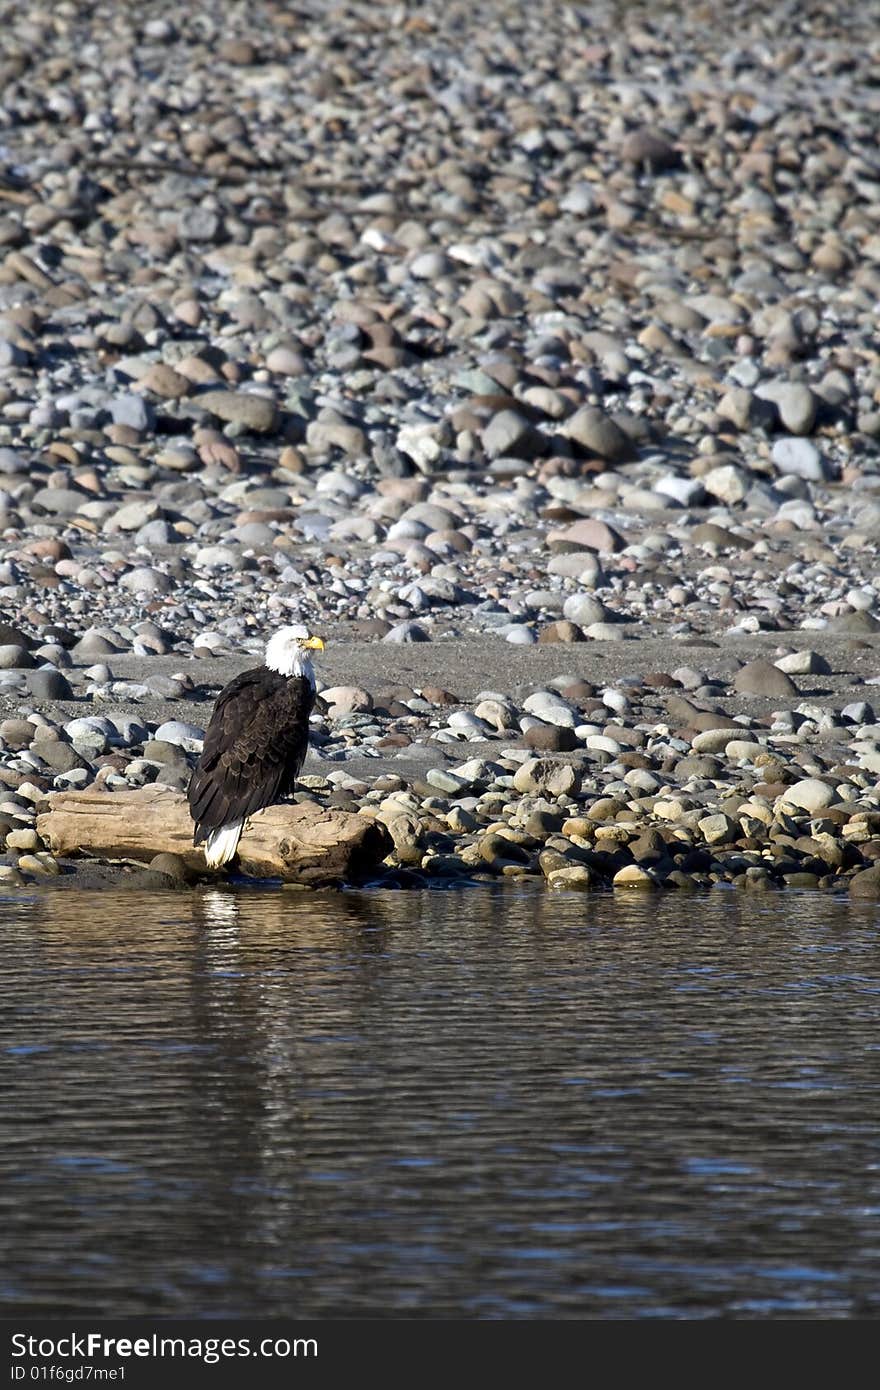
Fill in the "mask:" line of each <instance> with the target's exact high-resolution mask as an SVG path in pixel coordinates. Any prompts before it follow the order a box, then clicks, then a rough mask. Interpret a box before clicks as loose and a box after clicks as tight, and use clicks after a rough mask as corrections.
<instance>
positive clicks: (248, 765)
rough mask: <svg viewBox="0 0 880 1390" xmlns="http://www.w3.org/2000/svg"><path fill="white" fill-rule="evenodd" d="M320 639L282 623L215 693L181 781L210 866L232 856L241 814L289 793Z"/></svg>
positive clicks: (305, 736) (300, 758)
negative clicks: (258, 662) (262, 651)
mask: <svg viewBox="0 0 880 1390" xmlns="http://www.w3.org/2000/svg"><path fill="white" fill-rule="evenodd" d="M323 650H324V643H323V642H322V641H321V639H320V637H312V636H310V635H309V632H308V629H307V628H304V627H300V626H295V627H282V628H281V629H280V630H279V631H278V632H276V633H275V636H274V637H272V638H271V639H270V640H269V642H268V643H267V646H266V664H265V666H257V667H255V668H254V669H253V670H250V671H243V672H242V673H241V675H240V676H236V677H235V679H234V680H231V681H230V682H229V684H228V685H227V686H225V687H224V689H223V690H221V692H220V694H219V695H218V696H217V701H216V704H215V705H214V710H213V713H212V715H211V722H210V724H209V725H208V731H207V733H206V734H205V742H204V745H203V748H202V752H201V756H200V757H199V761H198V763H197V765H196V769H195V771H194V773H193V775H192V779H191V780H190V784H189V792H188V799H189V808H190V812H191V814H192V818H193V820H194V821H195V830H194V832H193V844H194V845H198V844H201V842H202V841H203V840H204V842H205V862H206V863H207V865H208V868H209V869H218V868H220V866H221V865H222V864H226V863H228V862H229V860H230V859H231V858H232V856H233V855H234V854H235V851H236V849H237V848H238V841H239V838H240V836H241V831H242V826H243V825H244V823H245V821H246V820H247V818H248V816H250V815H253V813H254V812H255V811H259V810H261V809H262V807H264V806H270V805H271V804H272V803H273V802H274V801H280V800H281V799H282V798H283V797H285V796H288V795H289V794H290V792H292V791H293V788H294V785H295V783H296V778H297V776H298V775H299V771H300V768H301V767H302V765H303V762H304V761H305V756H306V752H307V750H308V746H309V715H310V714H311V712H312V706H313V705H314V703H315V672H314V669H313V667H312V655H311V654H312V652H315V651H318V652H320V651H323Z"/></svg>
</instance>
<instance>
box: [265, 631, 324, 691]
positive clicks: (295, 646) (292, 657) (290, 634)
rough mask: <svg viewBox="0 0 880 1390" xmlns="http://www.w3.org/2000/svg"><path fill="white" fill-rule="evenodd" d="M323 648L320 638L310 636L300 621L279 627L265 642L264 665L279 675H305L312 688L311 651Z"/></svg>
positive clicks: (313, 677)
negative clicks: (289, 625) (290, 625)
mask: <svg viewBox="0 0 880 1390" xmlns="http://www.w3.org/2000/svg"><path fill="white" fill-rule="evenodd" d="M323 650H324V643H323V642H322V641H321V638H320V637H312V636H311V634H310V632H309V630H308V628H307V627H303V626H302V624H301V623H297V624H295V625H294V626H292V627H281V628H279V629H278V631H277V632H276V633H275V635H274V637H270V638H269V641H268V642H267V643H266V665H267V666H268V668H269V670H270V671H277V672H278V674H279V676H305V678H306V680H307V681H308V682H309V684H310V685H311V686H312V688H313V689H314V685H315V672H314V668H313V666H312V652H322V651H323Z"/></svg>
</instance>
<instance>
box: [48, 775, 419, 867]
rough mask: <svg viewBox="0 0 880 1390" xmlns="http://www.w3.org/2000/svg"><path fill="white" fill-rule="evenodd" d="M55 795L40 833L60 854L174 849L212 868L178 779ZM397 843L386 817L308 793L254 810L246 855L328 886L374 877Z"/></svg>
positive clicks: (123, 854) (99, 855) (242, 856)
mask: <svg viewBox="0 0 880 1390" xmlns="http://www.w3.org/2000/svg"><path fill="white" fill-rule="evenodd" d="M48 801H49V810H48V811H44V812H43V813H42V814H41V815H38V816H37V833H38V834H39V835H40V836H41V837H42V839H43V841H44V843H45V844H46V845H48V847H49V849H50V850H51V851H52V853H53V854H56V855H59V856H62V857H63V856H65V855H74V854H85V855H89V856H91V857H92V858H94V859H104V860H134V861H135V862H137V863H149V861H150V860H151V859H152V858H153V857H154V856H155V855H157V854H162V853H171V854H178V855H180V857H181V859H183V860H184V861H185V863H186V865H187V867H188V868H190V869H196V870H199V871H201V872H202V873H206V872H208V871H207V869H206V867H205V856H204V853H203V847H202V846H201V845H200V846H199V847H198V849H196V848H195V847H194V846H193V842H192V835H193V823H192V819H191V818H190V814H189V807H188V805H187V802H186V798H185V797H184V796H183V795H182V793H181V792H176V791H173V790H172V789H171V788H170V787H138V788H135V789H133V790H132V791H117V792H111V791H108V790H107V789H106V787H89V788H87V789H86V790H85V791H60V792H52V793H50V795H49V797H48ZM392 848H393V841H392V839H391V836H390V835H389V833H388V831H387V830H386V829H385V827H384V825H382V824H381V823H380V822H378V821H374V820H370V819H369V818H368V817H367V816H361V815H357V814H353V813H352V812H350V811H337V810H331V809H328V808H326V807H323V806H318V805H316V804H315V803H314V802H308V801H306V802H297V803H293V804H281V805H278V806H267V807H266V808H265V810H263V811H258V812H257V813H256V814H255V815H253V816H251V817H250V818H249V820H248V821H247V822H246V823H245V827H244V831H243V833H242V837H241V840H240V842H239V847H238V863H239V866H240V868H241V870H242V871H243V872H244V873H246V874H250V875H253V876H254V877H256V878H283V879H286V880H288V881H291V882H297V883H306V884H310V885H311V886H313V887H320V886H321V885H326V884H333V883H341V882H343V881H348V882H357V880H359V879H363V878H365V877H367V876H368V875H369V874H370V873H371V872H372V871H374V870H375V869H376V868H377V866H378V865H379V864H380V863H381V862H382V860H383V859H384V858H385V856H386V854H388V853H389V852H390V851H391V849H392ZM221 872H224V871H222V870H221Z"/></svg>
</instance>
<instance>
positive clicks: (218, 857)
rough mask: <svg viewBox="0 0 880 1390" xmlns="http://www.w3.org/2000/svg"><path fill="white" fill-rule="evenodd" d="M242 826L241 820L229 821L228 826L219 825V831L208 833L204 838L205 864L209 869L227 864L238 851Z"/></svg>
mask: <svg viewBox="0 0 880 1390" xmlns="http://www.w3.org/2000/svg"><path fill="white" fill-rule="evenodd" d="M243 825H244V821H243V820H231V821H230V822H229V824H228V825H221V826H220V828H219V830H211V831H210V832H209V833H208V835H207V836H206V837H205V863H206V864H207V866H208V868H209V869H219V868H220V867H221V866H222V865H223V864H228V863H229V861H230V859H231V858H232V856H233V855H234V854H235V851H236V850H237V849H238V842H239V839H240V838H241V828H242V826H243Z"/></svg>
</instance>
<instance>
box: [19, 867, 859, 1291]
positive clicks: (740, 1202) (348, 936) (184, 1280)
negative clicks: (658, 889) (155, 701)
mask: <svg viewBox="0 0 880 1390" xmlns="http://www.w3.org/2000/svg"><path fill="white" fill-rule="evenodd" d="M0 944H2V956H0V970H2V975H3V1010H2V1021H0V1072H2V1077H0V1081H2V1087H0V1107H2V1112H3V1113H2V1121H3V1129H2V1134H3V1140H2V1150H0V1299H2V1309H3V1312H4V1314H5V1315H6V1316H9V1315H10V1313H12V1312H18V1313H20V1314H21V1313H28V1314H30V1315H46V1316H56V1315H61V1314H65V1315H74V1314H84V1313H91V1314H104V1315H115V1316H120V1317H121V1316H126V1315H151V1314H153V1315H159V1316H162V1315H164V1316H169V1315H176V1316H187V1317H202V1316H212V1317H221V1316H224V1315H226V1316H230V1317H233V1316H238V1317H246V1316H266V1317H292V1316H298V1317H306V1316H310V1317H314V1316H318V1317H321V1316H326V1317H347V1316H352V1317H368V1318H373V1317H383V1316H398V1317H400V1316H406V1317H412V1316H417V1317H425V1316H426V1317H456V1316H465V1317H477V1318H535V1317H541V1318H616V1317H627V1318H646V1317H652V1318H681V1317H688V1318H712V1317H726V1318H730V1317H734V1318H766V1317H809V1318H816V1317H831V1318H850V1317H876V1316H878V1315H880V907H878V906H876V905H871V904H863V905H854V904H851V903H849V902H848V901H847V900H845V899H841V898H834V897H827V896H823V895H820V894H809V893H803V894H799V893H795V892H787V893H785V894H784V895H782V894H779V895H777V894H766V895H744V894H738V893H735V892H733V891H721V890H718V891H716V892H714V893H711V894H707V895H705V896H698V897H688V898H683V897H678V896H674V895H671V894H670V895H664V896H660V897H655V896H653V895H646V896H641V895H638V894H630V895H626V896H621V895H620V894H616V895H613V896H612V895H610V894H605V895H603V894H594V893H590V894H584V895H581V894H570V895H568V894H566V895H562V894H558V895H557V894H550V893H546V892H544V891H543V890H540V889H539V890H534V889H532V890H525V889H522V888H520V889H516V888H515V887H511V888H504V889H502V888H499V889H498V890H497V891H493V890H491V889H488V888H473V889H470V890H468V889H456V890H454V891H445V892H444V891H434V892H424V893H404V892H399V893H394V892H387V891H372V892H350V893H345V894H327V895H324V894H317V895H315V894H302V893H296V892H289V891H281V890H279V889H277V888H272V889H264V890H259V891H257V890H242V891H237V892H230V891H209V892H201V893H192V894H181V895H175V894H161V895H147V894H136V893H123V892H118V891H105V892H100V893H97V892H95V893H91V892H83V893H74V892H65V891H58V890H55V891H51V890H50V891H42V892H38V891H34V892H33V893H30V894H19V893H15V894H9V895H6V896H4V897H2V898H0Z"/></svg>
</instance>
